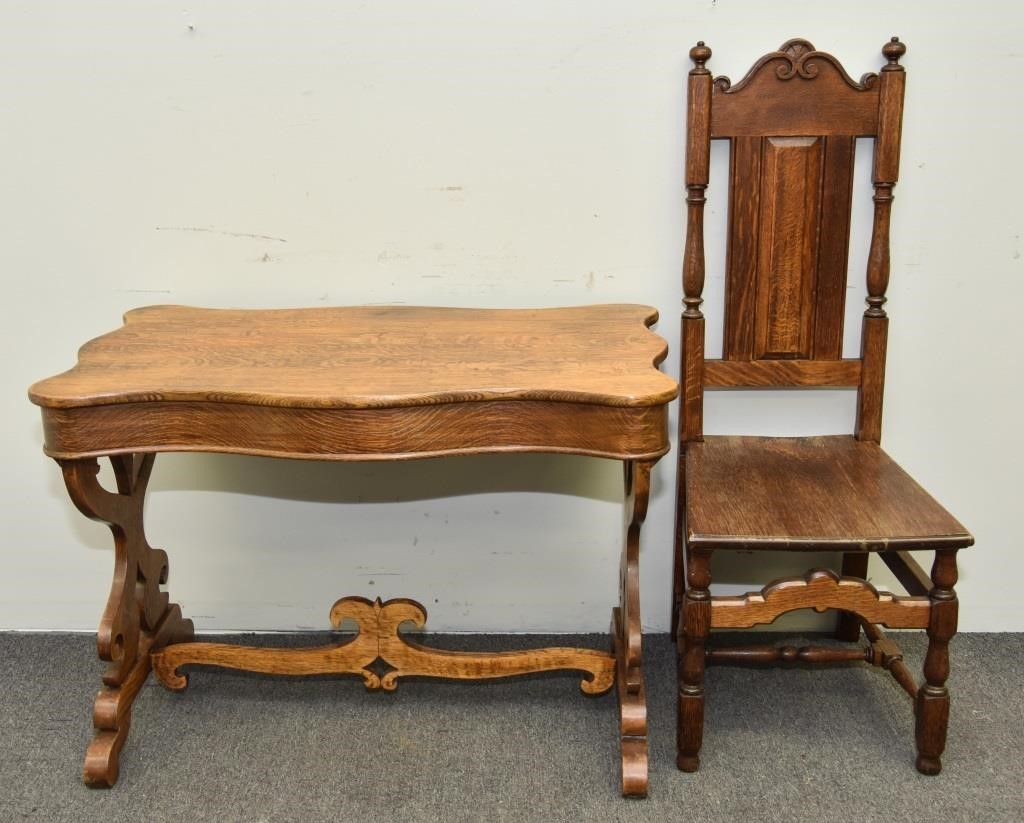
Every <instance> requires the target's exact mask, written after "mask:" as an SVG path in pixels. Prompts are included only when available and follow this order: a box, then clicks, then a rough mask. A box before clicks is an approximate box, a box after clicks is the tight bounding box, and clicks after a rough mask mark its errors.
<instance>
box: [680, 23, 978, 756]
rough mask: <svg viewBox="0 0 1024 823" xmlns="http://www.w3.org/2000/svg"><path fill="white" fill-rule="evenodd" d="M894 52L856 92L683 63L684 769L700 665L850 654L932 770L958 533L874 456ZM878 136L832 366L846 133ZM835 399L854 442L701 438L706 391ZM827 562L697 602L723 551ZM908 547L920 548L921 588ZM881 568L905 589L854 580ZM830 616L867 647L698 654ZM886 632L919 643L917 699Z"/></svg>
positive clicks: (818, 78) (813, 61) (896, 124)
mask: <svg viewBox="0 0 1024 823" xmlns="http://www.w3.org/2000/svg"><path fill="white" fill-rule="evenodd" d="M905 51H906V48H905V46H904V45H903V44H902V43H900V42H899V40H898V39H896V38H893V39H892V40H891V41H890V42H889V43H887V44H886V45H885V47H884V48H883V49H882V53H883V55H884V56H885V58H886V61H887V62H886V64H885V65H884V66H883V67H882V69H881V71H880V72H879V73H878V74H867V75H865V76H864V77H862V78H861V80H860V81H859V82H858V81H854V80H852V79H851V78H850V77H849V75H847V73H846V72H845V70H844V69H843V68H842V66H841V65H840V64H839V62H838V61H837V60H836V59H835V58H834V57H832V56H831V55H829V54H826V53H824V52H819V51H817V50H815V48H814V46H813V45H811V44H810V43H808V42H807V41H806V40H790V41H789V42H787V43H784V44H783V45H782V46H781V47H780V49H779V50H778V51H776V52H771V53H769V54H767V55H765V56H764V57H762V58H761V59H760V60H758V61H757V63H755V65H754V66H753V68H752V69H751V70H750V71H749V72H748V74H747V75H746V77H744V78H743V80H742V81H741V82H739V83H737V84H735V85H733V84H732V83H731V82H730V81H729V79H728V78H725V77H719V78H714V79H713V78H712V76H711V74H710V72H709V71H708V69H707V68H706V65H705V64H706V62H707V61H708V59H709V58H710V57H711V50H710V49H709V48H707V47H706V46H705V45H704V44H703V43H698V44H697V46H696V47H695V48H693V49H691V51H690V57H691V58H692V60H693V61H694V64H695V66H694V68H693V70H692V71H691V72H690V76H689V88H688V92H689V93H688V121H687V122H688V136H687V158H686V175H687V179H686V185H687V208H688V219H687V234H686V251H685V260H684V266H683V291H684V297H683V303H684V311H683V317H682V347H681V348H682V368H681V374H682V391H681V398H682V400H681V403H682V407H681V413H680V422H679V426H680V436H679V441H680V454H679V487H678V494H679V504H678V507H677V519H676V572H675V590H674V606H675V612H674V615H673V628H674V630H675V632H676V640H677V644H678V651H679V718H678V740H677V742H678V755H677V764H678V766H679V768H680V769H682V770H684V771H695V770H696V769H697V768H698V766H699V752H700V748H701V743H702V738H703V722H704V699H705V694H704V669H705V665H706V664H708V663H717V662H726V661H731V662H741V663H767V662H790V661H801V662H805V663H827V662H839V661H854V660H863V661H866V662H869V663H872V664H874V665H877V666H880V667H883V668H885V669H887V670H888V671H889V672H890V673H891V674H892V675H893V676H894V678H895V679H896V681H897V682H898V683H899V684H900V685H901V686H902V687H903V688H904V689H905V690H906V691H907V692H908V693H909V694H910V695H911V696H912V697H913V698H914V701H915V707H914V708H915V713H916V742H917V762H916V765H917V768H918V770H919V771H920V772H922V773H924V774H936V773H938V772H939V771H940V769H941V760H940V756H941V754H942V752H943V749H944V747H945V740H946V727H947V721H948V715H949V693H948V691H947V689H946V685H945V683H946V678H947V676H948V673H949V656H948V644H949V640H950V638H951V637H952V636H953V634H954V633H955V631H956V620H957V600H956V594H955V592H954V590H953V586H954V584H955V583H956V578H957V568H956V554H957V551H958V550H959V549H961V548H965V547H967V546H970V545H972V544H973V542H974V538H973V537H971V535H970V534H969V533H968V532H967V531H966V529H964V527H963V526H962V525H961V524H960V523H959V522H958V521H957V520H956V519H955V518H953V517H952V516H951V515H950V514H949V513H948V512H946V510H945V509H943V508H942V506H941V505H940V504H939V503H937V502H936V501H935V500H934V499H933V498H932V497H931V496H930V495H929V494H928V493H927V492H926V491H925V490H924V489H923V488H921V486H919V485H918V484H917V483H916V482H915V481H914V480H913V479H912V478H911V477H910V476H909V475H908V474H907V473H906V472H905V471H904V470H903V469H901V468H900V467H899V466H898V465H897V464H896V463H895V462H894V461H893V460H892V459H891V458H890V457H889V456H888V455H887V454H886V453H885V452H884V451H883V450H882V449H881V447H880V446H879V440H880V436H881V420H882V391H883V384H884V371H885V350H886V337H887V329H888V317H887V314H886V311H885V309H884V304H885V302H886V298H885V291H886V288H887V286H888V280H889V213H890V208H891V203H892V191H893V187H894V185H895V183H896V179H897V169H898V165H899V143H900V130H901V121H902V107H903V89H904V77H905V75H904V70H903V67H902V66H901V65H900V64H899V60H900V58H901V57H902V56H903V54H904V53H905ZM865 137H870V138H874V147H873V152H874V156H873V161H874V162H873V171H872V177H873V180H872V182H873V187H874V197H873V200H874V220H873V226H872V235H871V246H870V250H869V254H868V268H867V278H866V279H867V283H866V285H867V297H866V302H867V309H866V310H865V312H864V317H863V321H862V327H861V351H860V356H859V357H856V358H844V357H843V351H842V341H843V317H844V312H845V296H846V291H847V256H848V246H849V235H850V212H851V201H852V192H853V167H854V156H855V151H856V147H857V140H858V138H865ZM712 139H726V140H728V141H729V144H730V181H729V217H728V228H727V237H728V239H727V243H728V248H727V260H726V273H725V283H726V289H725V301H724V302H725V306H724V315H725V318H724V335H723V346H722V356H721V358H720V359H715V360H712V359H706V358H705V355H704V315H703V313H702V311H701V305H702V303H703V297H702V292H703V288H704V240H703V208H704V192H705V189H706V187H707V185H708V182H709V173H708V172H709V156H710V141H711V140H712ZM815 387H818V388H825V387H828V388H846V389H851V390H856V392H857V420H856V424H855V427H854V433H853V435H852V436H851V435H835V436H827V437H799V438H785V437H746V436H716V437H704V435H703V399H704V391H705V389H716V388H728V389H737V388H750V389H756V388H801V389H806V388H815ZM725 549H729V550H744V551H760V550H774V551H778V550H782V551H790V552H806V551H828V550H834V551H836V552H841V553H842V554H841V555H840V556H841V558H842V563H841V566H840V569H839V572H838V573H837V572H836V571H834V570H830V569H811V570H809V571H808V572H807V573H806V574H803V575H800V576H795V577H792V578H786V579H783V580H775V581H772V582H770V583H768V584H767V585H766V586H764V587H763V588H762V589H760V590H759V591H755V592H750V593H748V594H746V595H742V596H728V597H727V596H720V595H716V596H712V594H711V591H710V585H711V580H712V576H711V558H712V555H713V554H714V552H716V551H719V550H725ZM912 550H934V551H935V561H934V565H933V566H932V570H931V574H930V575H928V574H925V572H924V571H923V570H922V569H921V567H920V566H918V565H917V563H916V561H915V560H914V558H913V557H912V556H911V555H910V554H909V552H910V551H912ZM872 553H877V554H878V556H879V557H880V558H881V559H882V560H883V561H884V562H885V563H886V565H887V566H888V567H889V568H890V569H891V570H892V572H893V573H894V574H895V576H896V578H897V580H899V582H900V583H901V584H902V585H903V586H904V587H905V588H906V590H907V595H906V596H903V595H893V594H890V593H888V592H883V591H879V590H877V589H876V588H875V587H874V586H873V585H872V584H871V583H869V582H868V580H867V570H868V559H869V557H870V555H871V554H872ZM807 608H813V609H816V610H818V611H824V610H827V609H834V610H836V611H837V612H838V613H839V625H838V630H837V637H838V638H839V639H840V640H846V641H851V642H855V641H857V640H859V638H860V636H861V631H862V630H863V632H864V635H865V636H866V638H867V641H868V643H867V645H866V646H864V647H860V648H850V647H843V646H836V645H835V644H831V645H828V646H804V647H802V648H794V647H792V646H783V647H773V646H746V647H730V648H719V649H716V648H713V647H710V644H708V642H707V641H708V636H709V634H710V631H711V629H714V628H733V629H738V628H749V627H752V626H758V625H764V624H768V623H771V622H773V621H774V620H775V619H776V618H777V617H779V616H780V615H782V614H785V613H787V612H790V611H794V610H796V609H807ZM882 626H886V627H889V628H909V629H926V630H927V632H928V637H929V645H928V652H927V655H926V658H925V663H924V682H923V683H922V684H921V685H920V686H919V685H918V684H917V682H916V681H915V678H914V677H913V675H912V674H911V672H910V670H909V668H908V667H907V666H906V664H905V663H904V662H903V658H902V654H901V653H900V651H899V648H898V646H896V644H895V643H894V642H893V641H892V640H891V639H889V638H887V637H886V636H885V635H884V634H883V633H882V629H881V627H882Z"/></svg>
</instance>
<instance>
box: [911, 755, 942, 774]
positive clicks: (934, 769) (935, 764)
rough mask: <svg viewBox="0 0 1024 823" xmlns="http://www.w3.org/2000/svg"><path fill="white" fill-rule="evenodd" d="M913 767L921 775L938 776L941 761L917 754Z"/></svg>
mask: <svg viewBox="0 0 1024 823" xmlns="http://www.w3.org/2000/svg"><path fill="white" fill-rule="evenodd" d="M914 765H915V766H916V767H917V770H918V771H919V772H921V774H938V773H939V772H941V771H942V760H940V759H939V758H938V757H932V756H930V755H927V754H919V755H918V756H917V760H916V761H915V762H914Z"/></svg>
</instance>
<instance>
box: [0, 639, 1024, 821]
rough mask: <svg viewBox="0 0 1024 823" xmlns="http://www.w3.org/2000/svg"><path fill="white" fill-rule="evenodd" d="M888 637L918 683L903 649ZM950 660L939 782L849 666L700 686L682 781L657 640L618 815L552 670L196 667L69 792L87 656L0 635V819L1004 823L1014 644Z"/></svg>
mask: <svg viewBox="0 0 1024 823" xmlns="http://www.w3.org/2000/svg"><path fill="white" fill-rule="evenodd" d="M316 639H317V638H310V637H306V638H300V637H293V636H289V637H288V638H286V639H282V638H281V637H270V638H267V637H266V636H263V639H262V640H260V641H258V642H265V641H267V640H269V641H270V642H275V643H289V644H291V643H303V642H306V643H308V642H310V641H312V640H316ZM902 639H903V646H904V649H905V651H906V652H907V657H908V660H910V662H912V663H913V664H914V666H915V667H916V666H918V665H919V663H920V661H921V659H922V656H923V653H924V642H923V640H924V638H923V636H921V635H918V634H916V633H915V634H909V635H904V636H903V638H902ZM444 640H445V641H447V642H448V643H449V644H450V645H451V646H452V647H463V648H469V647H478V648H499V647H505V648H513V647H523V646H529V645H544V644H547V643H548V642H559V643H566V642H567V641H568V643H569V644H572V645H577V644H578V645H592V646H598V647H603V646H604V644H605V639H604V638H600V637H597V638H595V637H583V638H580V637H573V638H564V637H563V638H558V639H557V640H556V641H553V639H552V638H537V637H531V638H519V637H509V636H504V637H497V638H495V637H489V638H479V637H473V638H445V639H444ZM432 642H438V643H439V642H441V639H439V638H434V639H433V641H432ZM952 651H953V655H954V658H953V659H954V669H953V676H952V677H951V679H950V686H951V689H952V691H953V712H952V717H951V734H950V741H949V745H948V747H947V750H946V755H945V758H944V771H943V773H942V774H941V775H940V776H938V777H923V776H921V775H919V774H918V773H917V772H916V771H914V768H913V719H912V714H911V710H910V701H909V699H908V698H907V697H906V695H905V693H904V692H903V691H902V690H901V689H900V688H899V687H898V686H896V684H895V683H894V682H893V681H892V680H891V678H889V677H888V675H885V674H883V673H880V672H879V671H877V670H874V669H871V668H870V667H867V666H844V667H839V668H835V667H833V668H829V669H819V670H814V671H811V670H807V669H793V668H790V669H746V668H736V667H717V668H713V669H711V670H710V671H709V675H708V689H709V694H710V697H709V703H708V717H707V727H706V737H705V748H704V753H703V762H702V766H701V770H700V772H699V773H697V774H683V773H681V772H679V771H677V770H676V768H675V765H674V760H675V758H674V723H675V709H674V690H675V680H674V668H675V664H674V655H673V651H672V647H671V644H670V643H669V640H668V638H667V636H665V635H654V636H651V637H649V638H647V644H646V655H645V656H646V661H647V663H646V665H647V687H648V702H649V710H650V719H651V793H650V797H649V798H648V799H646V800H624V799H622V798H621V797H620V796H619V789H618V785H619V784H618V781H619V776H618V767H617V760H618V743H617V738H616V720H615V698H614V697H613V696H612V695H611V694H609V695H606V696H603V697H599V698H587V697H584V696H583V695H581V694H580V693H579V690H578V686H577V683H578V680H577V678H576V677H574V676H573V675H572V674H571V673H557V674H551V675H536V676H531V677H526V678H517V679H510V680H505V681H499V682H491V683H486V684H482V683H458V682H452V681H436V680H427V679H409V680H403V681H400V685H399V688H398V690H397V691H396V692H395V693H393V694H387V693H381V692H374V693H369V692H366V691H365V690H364V689H363V687H362V685H361V682H360V681H359V680H358V679H356V678H351V677H346V678H326V677H323V678H306V679H291V678H270V677H263V676H257V675H249V674H244V673H236V672H227V671H223V670H213V669H197V670H193V674H192V679H191V684H190V687H189V689H188V690H187V691H186V692H185V693H184V694H181V695H178V694H172V693H169V692H167V691H165V690H164V689H163V688H162V687H159V686H157V685H154V684H153V683H152V682H150V683H149V684H148V685H147V686H146V687H145V689H144V690H143V692H142V694H141V695H140V697H139V700H138V702H137V704H136V711H135V716H134V721H133V726H132V731H131V735H130V737H129V741H128V746H127V748H126V750H125V752H124V754H123V757H122V765H121V779H120V782H119V783H118V785H117V787H116V788H114V789H112V790H89V789H87V788H85V787H84V786H83V785H82V783H81V781H80V778H79V775H80V770H81V760H82V754H83V751H84V749H85V746H86V744H87V742H88V740H89V737H90V719H89V714H90V707H91V697H92V694H93V692H94V691H95V689H96V686H97V683H98V672H99V670H100V664H99V662H98V661H97V660H96V658H95V646H94V642H93V640H92V639H91V638H89V637H85V636H81V635H26V634H0V659H2V660H3V661H4V675H3V678H2V687H3V688H2V690H0V705H2V711H0V735H2V743H0V819H2V820H5V821H6V820H21V819H31V820H45V821H64V820H68V821H76V823H82V822H83V821H91V820H114V821H122V820H124V821H136V820H137V821H162V820H173V821H193V820H196V821H209V820H213V821H235V820H238V821H243V820H244V821H261V820H267V821H278V820H281V821H289V820H295V821H319V820H353V819H368V820H402V821H412V820H429V821H436V820H444V821H449V820H451V821H462V820H465V821H478V820H537V821H560V820H596V821H605V820H629V821H634V820H658V821H664V820H686V821H700V820H725V819H729V818H733V817H737V816H740V815H743V816H749V817H751V818H754V819H757V820H786V821H791V820H829V821H846V820H848V821H863V820H887V821H902V820H912V819H930V820H942V821H953V820H979V821H1001V820H1007V821H1009V820H1014V821H1018V820H1021V819H1024V776H1022V775H1021V755H1022V754H1024V744H1022V740H1024V728H1022V727H1024V692H1022V690H1021V686H1020V681H1021V677H1020V674H1021V671H1022V669H1024V662H1022V660H1024V635H1020V634H988V635H985V634H973V635H960V636H958V637H957V638H956V639H955V640H954V642H953V648H952Z"/></svg>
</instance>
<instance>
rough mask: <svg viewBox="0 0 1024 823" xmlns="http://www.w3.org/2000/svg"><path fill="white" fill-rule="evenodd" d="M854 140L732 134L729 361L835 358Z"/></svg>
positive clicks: (727, 313)
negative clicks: (734, 135)
mask: <svg viewBox="0 0 1024 823" xmlns="http://www.w3.org/2000/svg"><path fill="white" fill-rule="evenodd" d="M853 157H854V139H853V138H852V137H850V136H841V135H831V136H825V135H817V136H811V137H776V136H768V137H736V138H733V140H732V152H731V163H730V166H731V174H730V176H731V180H730V188H729V237H728V244H729V245H728V255H727V264H726V268H727V273H726V283H727V292H726V303H725V339H724V343H723V347H722V357H723V358H724V359H726V360H792V359H805V360H816V359H826V360H838V359H839V358H840V357H842V342H843V312H844V305H845V292H846V266H847V248H848V245H849V234H850V201H851V191H852V180H853Z"/></svg>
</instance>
